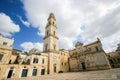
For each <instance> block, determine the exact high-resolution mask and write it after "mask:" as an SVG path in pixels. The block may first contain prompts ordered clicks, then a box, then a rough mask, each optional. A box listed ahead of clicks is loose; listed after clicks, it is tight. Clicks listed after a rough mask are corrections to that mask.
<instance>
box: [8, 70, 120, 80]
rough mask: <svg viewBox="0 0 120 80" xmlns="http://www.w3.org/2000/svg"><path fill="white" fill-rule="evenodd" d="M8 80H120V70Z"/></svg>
mask: <svg viewBox="0 0 120 80" xmlns="http://www.w3.org/2000/svg"><path fill="white" fill-rule="evenodd" d="M8 80H120V68H118V69H111V70H100V71H86V72H69V73H60V74H52V75H43V76H38V77H25V78H17V79H8Z"/></svg>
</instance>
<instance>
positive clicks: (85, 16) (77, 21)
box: [23, 0, 120, 50]
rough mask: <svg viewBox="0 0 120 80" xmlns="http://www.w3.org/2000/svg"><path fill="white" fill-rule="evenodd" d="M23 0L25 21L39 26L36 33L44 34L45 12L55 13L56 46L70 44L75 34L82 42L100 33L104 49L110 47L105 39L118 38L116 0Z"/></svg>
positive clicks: (119, 3) (119, 6) (119, 8)
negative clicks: (57, 37) (57, 44)
mask: <svg viewBox="0 0 120 80" xmlns="http://www.w3.org/2000/svg"><path fill="white" fill-rule="evenodd" d="M31 3H32V5H31ZM23 4H24V9H25V11H26V15H27V18H28V20H29V22H30V23H32V25H33V26H34V27H35V28H38V29H39V32H38V34H39V35H44V32H45V25H46V23H47V18H48V16H49V13H50V12H53V13H55V16H56V19H57V27H58V32H59V39H60V41H59V42H60V43H59V44H60V48H67V49H70V48H72V47H73V42H74V41H75V40H77V38H78V36H81V39H86V40H85V43H88V42H91V41H93V40H95V39H96V38H97V37H100V38H101V40H102V42H103V46H104V47H105V46H106V47H105V49H107V48H110V49H111V50H113V49H112V45H110V44H111V42H109V43H107V42H106V41H109V40H112V41H113V42H115V45H117V43H118V42H120V41H119V38H118V37H119V34H118V32H119V31H120V27H119V25H120V20H119V19H120V0H109V1H108V0H101V1H98V0H75V1H74V0H60V1H57V0H52V1H49V0H44V1H40V0H36V1H33V0H23ZM33 5H35V6H33ZM82 25H85V30H84V29H82V28H81V27H82ZM113 37H117V39H113ZM116 42H117V43H116ZM65 44H66V45H65Z"/></svg>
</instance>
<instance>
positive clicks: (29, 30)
mask: <svg viewBox="0 0 120 80" xmlns="http://www.w3.org/2000/svg"><path fill="white" fill-rule="evenodd" d="M0 13H4V14H6V15H7V16H9V17H10V18H11V19H12V20H13V22H14V23H15V24H18V25H19V27H20V31H19V32H16V33H14V34H12V35H11V36H7V37H13V38H14V48H15V49H20V50H23V48H22V47H20V44H22V43H23V42H25V41H28V42H43V39H42V37H41V36H39V35H37V34H36V33H37V31H38V29H37V28H33V27H32V25H30V26H29V27H26V25H24V24H23V23H22V22H21V21H20V19H19V17H18V16H21V17H22V19H23V20H27V18H26V16H25V10H24V9H23V3H21V1H19V0H0ZM6 24H7V22H6ZM1 27H4V26H1Z"/></svg>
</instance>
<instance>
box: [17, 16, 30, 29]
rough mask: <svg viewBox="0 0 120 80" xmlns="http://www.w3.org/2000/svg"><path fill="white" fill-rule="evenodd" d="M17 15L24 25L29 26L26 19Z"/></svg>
mask: <svg viewBox="0 0 120 80" xmlns="http://www.w3.org/2000/svg"><path fill="white" fill-rule="evenodd" d="M18 17H19V19H20V21H21V22H22V23H23V24H24V25H25V26H26V27H29V26H30V23H29V22H28V21H25V20H23V19H22V17H21V16H18Z"/></svg>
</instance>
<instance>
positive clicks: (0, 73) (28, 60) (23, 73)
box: [0, 13, 111, 79]
mask: <svg viewBox="0 0 120 80" xmlns="http://www.w3.org/2000/svg"><path fill="white" fill-rule="evenodd" d="M43 39H44V45H43V52H38V51H37V50H36V49H32V50H31V51H30V52H29V53H26V52H25V53H23V52H22V51H21V50H17V49H13V43H14V39H10V38H5V37H3V36H2V35H1V34H0V79H4V78H21V77H30V76H41V75H47V74H54V73H59V72H60V71H61V72H69V71H81V70H99V69H110V68H111V67H110V64H109V61H108V59H107V56H106V53H105V52H104V50H103V49H102V44H101V41H100V40H99V39H98V40H97V41H95V42H93V43H90V44H88V45H83V43H80V42H78V43H77V44H76V45H75V48H74V49H73V50H65V49H59V45H58V40H59V38H58V33H57V24H56V19H55V15H54V14H53V13H51V14H50V15H49V17H48V22H47V24H46V27H45V36H44V38H43Z"/></svg>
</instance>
